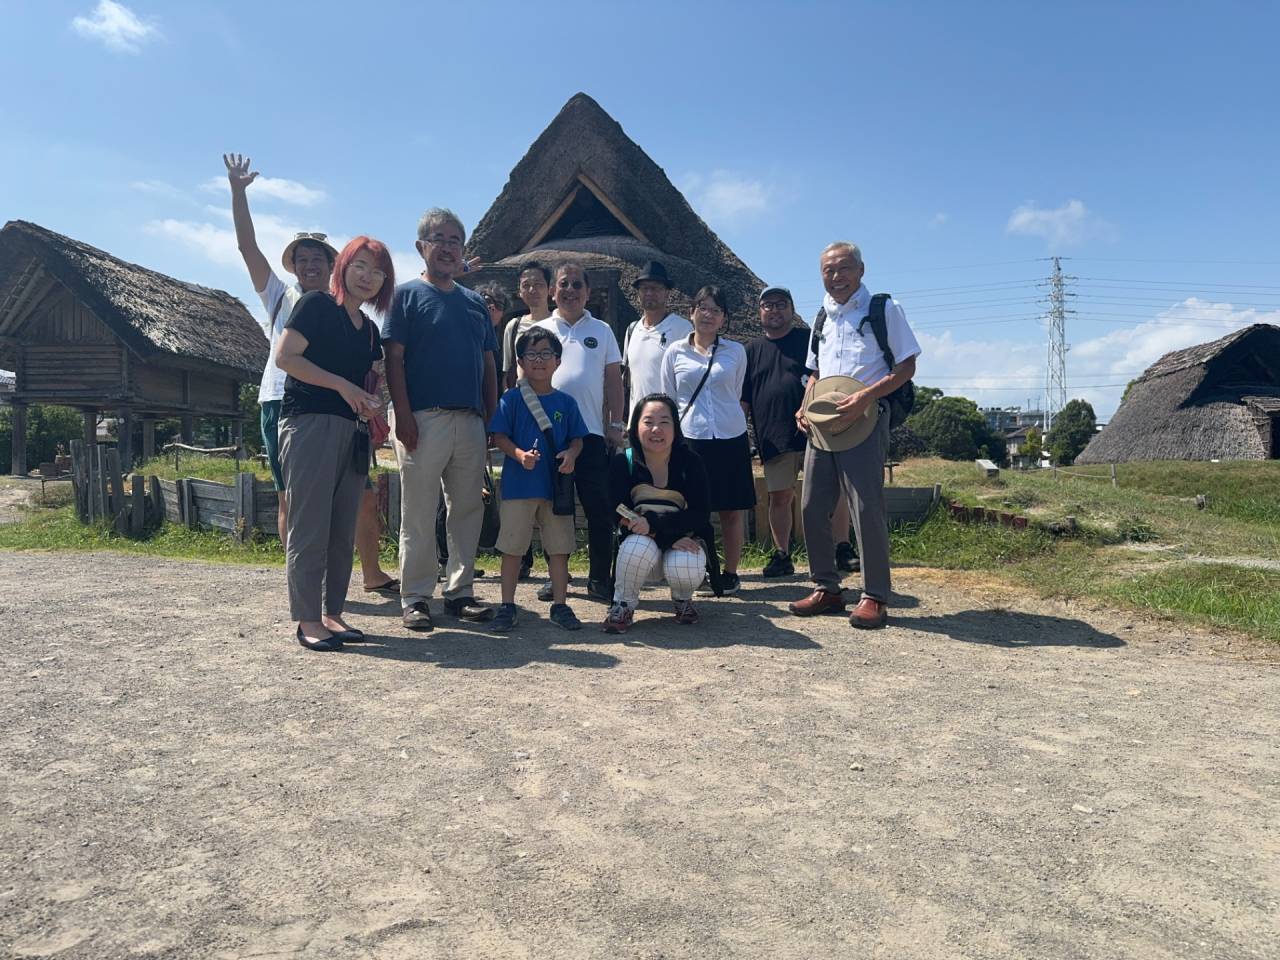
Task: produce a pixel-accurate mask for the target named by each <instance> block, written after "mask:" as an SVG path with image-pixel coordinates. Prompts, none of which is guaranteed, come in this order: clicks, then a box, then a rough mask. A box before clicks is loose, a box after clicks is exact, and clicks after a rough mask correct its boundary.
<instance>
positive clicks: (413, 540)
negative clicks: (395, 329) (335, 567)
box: [393, 409, 486, 610]
mask: <svg viewBox="0 0 1280 960" xmlns="http://www.w3.org/2000/svg"><path fill="white" fill-rule="evenodd" d="M413 419H414V421H415V422H416V423H417V424H418V446H417V448H416V449H415V450H413V451H412V452H410V451H408V450H406V449H405V448H404V445H403V444H401V443H400V441H399V440H397V441H396V444H395V447H396V459H397V460H398V461H399V463H400V602H401V605H402V606H403V607H404V608H405V609H406V610H407V609H408V608H409V607H410V606H411V605H413V604H414V603H416V602H417V601H419V600H429V599H430V598H431V596H432V595H433V594H434V593H435V589H436V576H437V575H438V574H439V572H440V559H439V557H438V556H437V554H436V508H437V507H438V506H439V505H440V483H441V481H442V480H443V481H444V502H445V506H446V507H447V508H448V511H449V515H448V519H447V521H446V523H445V530H446V535H447V537H448V541H449V562H448V565H447V566H446V567H445V585H444V597H445V599H446V600H453V599H456V598H457V597H470V596H473V595H474V593H473V591H472V587H471V581H472V577H473V576H474V572H473V571H474V567H475V559H476V549H477V547H478V546H479V543H480V527H481V526H482V524H483V523H484V500H483V499H482V497H481V490H482V488H483V485H484V464H485V451H486V434H485V429H484V420H483V418H481V417H480V415H479V414H477V413H473V412H471V411H469V410H439V409H434V410H415V411H414V414H413ZM393 436H394V434H393Z"/></svg>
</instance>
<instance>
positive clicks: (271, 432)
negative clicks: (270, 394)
mask: <svg viewBox="0 0 1280 960" xmlns="http://www.w3.org/2000/svg"><path fill="white" fill-rule="evenodd" d="M262 447H263V449H264V450H266V452H267V463H268V464H270V466H271V482H272V483H273V484H275V488H276V490H283V489H284V476H283V475H282V474H281V473H280V401H279V400H263V401H262Z"/></svg>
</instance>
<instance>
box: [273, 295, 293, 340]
mask: <svg viewBox="0 0 1280 960" xmlns="http://www.w3.org/2000/svg"><path fill="white" fill-rule="evenodd" d="M288 292H289V288H288V287H285V288H284V289H283V290H281V291H280V296H279V297H277V298H276V306H275V309H274V310H272V311H271V329H272V330H274V329H275V328H276V317H278V316H280V308H281V307H283V306H284V298H285V294H286V293H288Z"/></svg>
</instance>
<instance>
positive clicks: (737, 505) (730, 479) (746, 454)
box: [688, 433, 756, 510]
mask: <svg viewBox="0 0 1280 960" xmlns="http://www.w3.org/2000/svg"><path fill="white" fill-rule="evenodd" d="M688 443H689V446H690V447H692V448H693V452H694V453H696V454H697V455H698V456H699V457H701V458H702V465H703V466H704V467H706V470H707V481H708V483H709V485H710V487H711V509H712V510H750V509H751V508H752V507H754V506H755V505H756V484H755V480H754V479H753V478H752V476H751V444H750V442H749V441H748V440H747V435H746V434H745V433H744V434H742V436H740V437H733V438H731V439H729V440H689V441H688Z"/></svg>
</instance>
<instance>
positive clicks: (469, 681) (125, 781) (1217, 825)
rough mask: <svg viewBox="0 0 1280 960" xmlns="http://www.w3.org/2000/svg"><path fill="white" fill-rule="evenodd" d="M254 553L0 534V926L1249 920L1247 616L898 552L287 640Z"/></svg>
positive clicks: (142, 930)
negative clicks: (627, 622)
mask: <svg viewBox="0 0 1280 960" xmlns="http://www.w3.org/2000/svg"><path fill="white" fill-rule="evenodd" d="M281 578H282V571H280V570H278V569H255V568H252V567H240V566H218V565H210V564H199V563H184V562H176V561H158V560H153V559H147V558H134V557H125V556H121V555H116V554H97V555H95V554H61V555H50V554H35V553H23V554H13V553H8V554H0V623H3V625H4V633H5V635H6V636H7V637H8V638H9V639H8V642H7V643H5V644H4V645H3V647H2V648H0V649H3V651H4V663H3V667H4V669H3V673H2V674H0V678H2V679H0V724H2V725H3V729H4V731H5V736H4V737H3V740H2V741H0V775H2V777H3V790H0V863H3V864H4V865H5V869H4V874H3V876H2V877H0V954H2V955H5V956H16V957H43V956H57V957H60V958H92V960H108V958H117V957H120V958H123V957H165V958H183V960H186V958H195V957H200V958H205V957H211V958H231V957H236V958H240V957H344V958H345V957H352V958H423V957H459V958H508V957H511V958H516V957H521V958H539V960H542V958H596V957H610V958H614V957H620V958H630V957H636V958H659V957H664V958H676V957H680V958H685V957H688V958H698V960H705V958H728V957H733V958H739V957H761V958H766V957H767V958H790V957H796V958H800V957H803V958H815V957H841V958H844V957H884V958H894V960H900V958H922V960H923V958H929V960H937V958H949V957H974V958H976V957H1001V958H1028V957H1034V958H1050V957H1051V958H1086V957H1090V958H1107V960H1112V958H1118V957H1144V958H1145V957H1152V958H1179V960H1185V958H1200V957H1214V958H1224V960H1225V958H1231V960H1243V958H1267V960H1274V958H1276V957H1278V956H1280V816H1278V811H1280V745H1278V744H1277V739H1276V731H1277V729H1280V682H1278V681H1280V674H1278V672H1277V665H1276V657H1275V653H1276V648H1275V647H1274V646H1272V647H1265V646H1260V645H1258V644H1255V643H1253V642H1251V641H1245V640H1240V639H1232V638H1228V637H1224V636H1220V635H1212V634H1208V633H1200V632H1194V631H1188V630H1187V629H1185V628H1181V627H1173V626H1170V625H1169V624H1168V623H1164V622H1160V621H1147V620H1143V619H1141V618H1137V617H1135V616H1133V615H1131V614H1117V613H1115V612H1112V611H1108V610H1104V609H1095V608H1086V607H1081V606H1078V605H1072V606H1069V607H1068V606H1061V605H1054V604H1050V603H1046V602H1040V601H1036V600H1032V599H1027V598H1025V597H1021V596H1019V595H1016V594H1013V593H1010V592H1007V591H1003V590H1001V589H1000V588H998V587H995V586H993V585H991V584H989V583H987V582H984V581H983V580H981V579H980V578H975V577H969V578H963V577H962V578H957V577H954V576H949V577H944V576H943V575H941V574H936V573H931V572H929V571H901V572H900V573H899V574H898V578H897V583H896V586H897V588H898V589H899V590H900V591H901V595H900V596H899V597H898V600H897V605H896V606H897V609H896V610H895V614H896V615H895V620H894V624H893V626H892V627H891V628H890V629H888V630H885V631H882V632H878V633H874V634H862V633H855V632H854V631H852V630H850V629H849V628H848V626H847V625H846V624H845V623H844V621H843V620H841V619H834V618H827V619H822V620H818V621H813V620H798V619H796V618H792V617H789V616H787V615H786V614H785V612H784V611H785V602H786V601H787V600H789V599H793V598H794V597H796V596H798V595H800V593H801V592H802V587H801V586H800V585H798V584H792V585H777V584H769V585H765V584H763V583H761V582H759V581H758V579H756V578H751V577H748V578H747V582H746V584H745V588H744V590H743V592H742V593H741V594H740V595H739V596H738V597H736V598H726V599H724V600H720V601H714V602H706V603H704V604H703V605H702V607H701V609H702V612H703V622H702V623H701V624H700V625H698V626H696V627H677V626H675V625H674V624H672V623H671V622H670V620H666V619H664V618H665V617H667V615H668V607H667V604H666V603H665V602H663V601H662V596H663V595H662V594H660V593H658V592H656V591H653V592H650V593H648V594H646V601H645V604H644V606H643V607H642V611H641V614H640V618H639V619H638V621H637V625H636V626H635V627H634V628H633V630H632V631H631V632H630V633H629V634H627V635H626V636H624V637H620V638H618V637H608V636H606V635H604V634H602V633H600V632H599V631H598V630H597V629H596V628H595V627H594V626H590V627H589V628H588V629H586V630H584V631H582V632H580V633H577V634H567V633H564V632H561V631H559V630H558V629H557V628H555V627H554V626H552V625H550V624H549V623H548V622H547V621H546V619H545V611H544V610H542V609H538V607H539V605H537V604H536V603H535V602H534V601H533V597H532V592H533V590H532V586H526V587H522V590H521V600H522V602H523V603H524V604H525V605H526V608H527V609H530V610H536V616H535V615H534V614H526V618H525V620H524V622H523V624H522V626H521V628H520V633H519V635H518V636H515V637H511V638H508V639H499V638H498V637H496V636H494V635H489V634H486V633H485V632H484V631H483V630H482V629H478V628H472V627H469V626H466V627H462V628H459V627H460V626H461V625H459V624H457V623H456V622H448V623H445V622H443V621H444V618H443V617H439V618H438V623H439V626H438V627H437V629H436V631H435V632H434V633H432V634H429V635H425V636H409V635H407V634H406V632H405V631H403V630H402V629H401V628H400V625H399V622H398V617H397V613H398V609H397V605H395V604H391V603H386V602H384V601H381V600H374V601H373V602H369V600H368V599H367V595H365V594H363V593H359V592H357V594H356V595H354V601H353V602H352V604H351V605H350V608H349V612H350V613H351V615H352V616H351V619H352V621H353V623H354V624H355V625H357V626H361V627H363V628H364V629H365V630H367V631H369V632H370V633H371V634H372V635H373V636H372V637H371V639H372V640H373V642H371V643H369V644H365V645H361V646H355V645H349V646H348V647H347V648H346V650H345V651H343V652H342V653H338V654H327V655H324V654H314V653H308V652H306V651H303V650H301V649H300V648H299V647H298V646H297V645H296V644H295V643H294V642H293V641H292V639H291V626H290V625H289V624H288V623H287V622H286V621H285V617H286V614H285V611H284V590H283V585H282V583H281ZM357 591H358V587H357ZM494 592H496V586H495V585H493V584H492V583H491V582H486V585H485V587H484V589H483V590H482V591H481V595H482V597H485V598H488V599H493V596H492V594H493V593H494ZM572 602H573V605H574V606H575V608H576V609H577V610H578V612H579V614H580V615H581V616H582V617H583V618H584V619H587V618H588V617H590V618H592V619H598V618H599V616H600V615H601V611H602V608H600V607H598V606H596V605H594V604H591V603H590V602H588V601H587V600H585V599H584V598H581V597H579V598H575V599H574V600H573V601H572Z"/></svg>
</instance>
